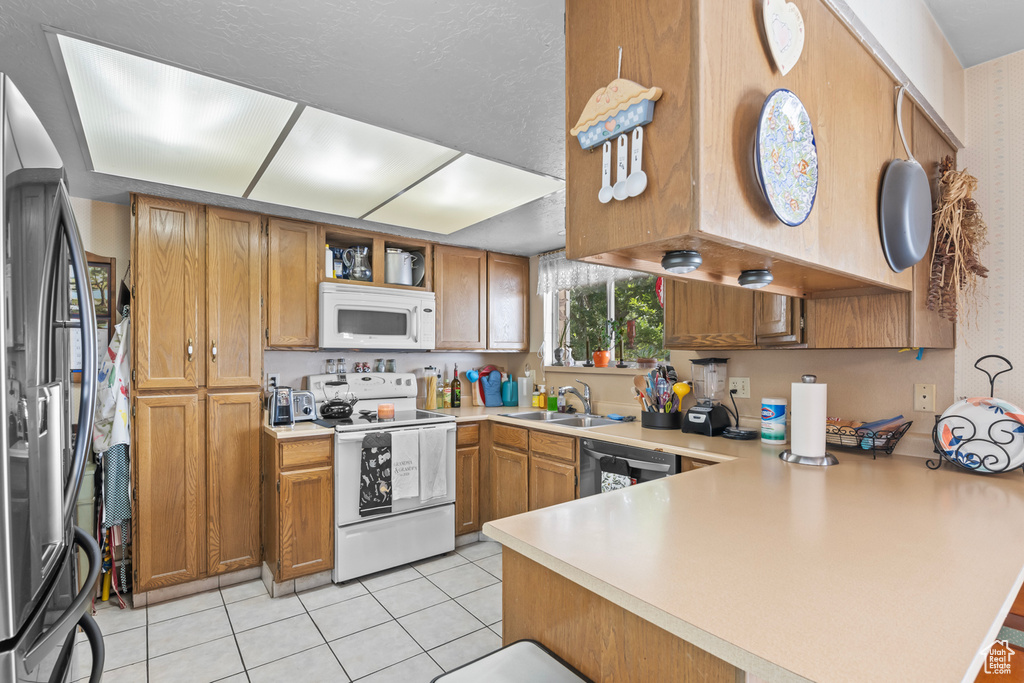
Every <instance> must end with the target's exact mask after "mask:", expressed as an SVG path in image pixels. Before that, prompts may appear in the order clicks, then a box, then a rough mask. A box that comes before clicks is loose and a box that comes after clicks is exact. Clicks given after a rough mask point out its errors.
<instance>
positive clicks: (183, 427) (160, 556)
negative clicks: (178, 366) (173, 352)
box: [132, 391, 260, 593]
mask: <svg viewBox="0 0 1024 683" xmlns="http://www.w3.org/2000/svg"><path fill="white" fill-rule="evenodd" d="M134 409H135V418H134V423H135V424H134V427H135V429H134V430H133V440H134V449H133V458H132V459H133V468H132V470H133V472H132V479H133V484H134V486H133V500H134V507H135V510H134V514H133V523H134V529H135V535H134V538H133V557H134V560H135V567H134V579H135V585H134V590H135V592H136V593H144V592H146V591H150V590H153V589H155V588H163V587H166V586H172V585H175V584H179V583H186V582H188V581H195V580H196V579H201V578H204V577H207V576H212V575H216V574H223V573H225V572H229V571H235V570H239V569H246V568H249V567H255V566H258V565H259V561H260V530H259V515H260V499H259V482H260V472H259V432H260V392H258V391H242V392H231V393H211V394H209V395H205V394H201V393H199V392H190V393H184V394H169V395H152V396H137V397H136V398H135V402H134Z"/></svg>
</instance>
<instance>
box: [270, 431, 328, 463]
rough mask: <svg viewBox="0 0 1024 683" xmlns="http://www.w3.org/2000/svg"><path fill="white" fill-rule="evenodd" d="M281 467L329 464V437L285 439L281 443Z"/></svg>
mask: <svg viewBox="0 0 1024 683" xmlns="http://www.w3.org/2000/svg"><path fill="white" fill-rule="evenodd" d="M280 448H281V469H282V470H287V469H293V468H296V467H312V466H317V465H330V464H331V439H329V438H327V439H312V440H304V441H285V442H283V443H282V444H281V446H280Z"/></svg>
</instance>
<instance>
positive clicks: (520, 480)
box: [491, 424, 579, 519]
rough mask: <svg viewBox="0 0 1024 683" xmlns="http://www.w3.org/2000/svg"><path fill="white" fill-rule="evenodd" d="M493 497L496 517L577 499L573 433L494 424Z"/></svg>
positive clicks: (577, 487) (577, 489)
mask: <svg viewBox="0 0 1024 683" xmlns="http://www.w3.org/2000/svg"><path fill="white" fill-rule="evenodd" d="M491 433H492V436H493V440H494V447H493V448H492V449H491V455H492V458H491V475H492V476H491V485H492V494H491V496H492V497H491V500H492V501H493V506H494V519H501V518H502V517H508V516H510V515H518V514H520V513H522V512H527V511H528V510H537V509H539V508H543V507H547V506H549V505H557V504H558V503H564V502H566V501H570V500H575V499H576V497H577V495H578V493H579V471H578V469H577V467H578V456H577V453H578V448H577V441H576V439H575V438H574V437H571V436H565V435H563V434H556V433H554V432H548V431H545V430H543V429H525V428H523V427H513V426H511V425H506V424H495V425H493V429H492V432H491Z"/></svg>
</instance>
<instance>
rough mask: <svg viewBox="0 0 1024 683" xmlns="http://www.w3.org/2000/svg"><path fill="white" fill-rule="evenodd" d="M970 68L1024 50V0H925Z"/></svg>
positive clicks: (961, 61)
mask: <svg viewBox="0 0 1024 683" xmlns="http://www.w3.org/2000/svg"><path fill="white" fill-rule="evenodd" d="M924 2H925V4H926V5H928V9H930V10H931V12H932V16H934V17H935V21H937V22H938V23H939V27H940V28H942V32H943V33H944V34H945V35H946V40H948V41H949V44H950V45H951V46H952V47H953V52H955V53H956V56H957V59H959V60H960V63H961V64H962V65H963V66H964V67H965V68H966V67H971V66H975V65H976V64H981V63H982V62H987V61H989V60H991V59H996V58H997V57H1002V56H1003V55H1008V54H1010V53H1012V52H1018V51H1019V50H1024V30H1021V27H1022V26H1024V1H1022V0H924Z"/></svg>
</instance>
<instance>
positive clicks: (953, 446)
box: [936, 396, 1024, 472]
mask: <svg viewBox="0 0 1024 683" xmlns="http://www.w3.org/2000/svg"><path fill="white" fill-rule="evenodd" d="M936 428H937V429H938V435H937V436H938V442H939V446H941V447H942V450H944V451H945V452H946V456H947V457H948V458H949V459H950V460H952V461H953V462H955V463H957V464H958V465H961V466H962V467H966V468H967V469H970V470H975V471H977V472H1005V471H1007V470H1012V469H1015V468H1018V467H1021V466H1022V465H1024V411H1022V410H1021V409H1020V408H1018V407H1017V406H1015V405H1013V404H1012V403H1008V402H1007V401H1003V400H1000V399H998V398H991V397H989V396H984V397H977V398H965V399H964V400H962V401H960V402H959V403H954V404H953V405H952V406H950V407H949V408H947V409H946V412H944V413H943V414H942V417H941V418H939V421H938V423H937V425H936Z"/></svg>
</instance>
